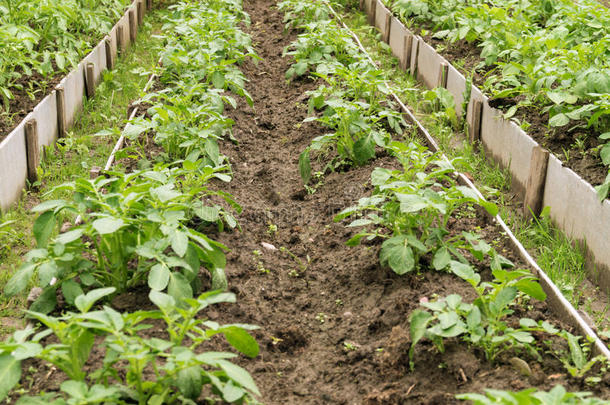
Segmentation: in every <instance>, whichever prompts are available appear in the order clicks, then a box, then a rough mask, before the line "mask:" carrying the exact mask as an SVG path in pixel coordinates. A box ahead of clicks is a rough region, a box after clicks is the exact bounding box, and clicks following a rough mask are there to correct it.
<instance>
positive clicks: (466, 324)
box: [409, 261, 558, 368]
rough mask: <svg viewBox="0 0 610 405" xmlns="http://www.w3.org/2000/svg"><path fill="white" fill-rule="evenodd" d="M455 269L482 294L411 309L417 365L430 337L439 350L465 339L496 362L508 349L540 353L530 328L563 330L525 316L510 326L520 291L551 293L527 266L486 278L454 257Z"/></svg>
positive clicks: (535, 294)
mask: <svg viewBox="0 0 610 405" xmlns="http://www.w3.org/2000/svg"><path fill="white" fill-rule="evenodd" d="M449 267H450V270H451V272H452V273H454V274H455V275H457V276H458V277H460V278H462V279H463V280H465V281H467V282H468V283H469V284H470V285H471V286H472V287H473V289H474V290H475V292H476V294H477V298H476V299H475V300H474V302H473V303H472V304H469V303H466V302H463V300H462V297H461V296H460V295H458V294H451V295H449V296H447V297H445V298H442V299H439V300H437V301H434V302H428V303H423V304H422V306H423V307H424V308H426V310H416V311H414V312H413V313H411V316H410V322H411V328H410V329H411V349H410V351H409V357H410V360H411V368H413V367H414V363H413V356H414V348H415V345H416V344H417V343H418V342H419V341H420V340H421V339H422V338H424V337H426V338H428V339H430V340H432V341H433V342H434V344H435V345H436V346H437V348H438V349H439V351H441V352H442V351H444V343H443V341H444V339H447V338H453V337H460V338H461V339H462V340H464V341H466V342H468V343H469V344H471V345H473V346H477V347H480V348H481V349H483V351H484V352H485V356H486V357H487V359H488V360H489V361H495V359H496V358H497V357H498V355H499V354H500V353H503V352H505V351H508V350H525V351H527V352H529V353H530V354H531V355H534V356H537V357H538V353H537V349H536V347H535V345H534V342H535V339H534V337H533V336H532V334H531V333H530V332H532V331H543V332H547V333H551V334H556V333H557V332H558V330H557V329H555V328H554V327H553V326H552V325H551V324H549V323H548V322H546V321H543V322H539V323H536V322H535V321H533V320H531V319H527V318H522V319H521V320H520V322H519V327H517V328H513V327H509V325H508V323H507V320H506V318H507V317H508V316H509V315H511V314H512V313H513V312H514V311H513V310H512V309H511V306H512V305H514V304H515V300H516V299H517V297H518V295H519V293H521V294H525V295H527V296H529V297H532V298H535V299H538V300H545V299H546V294H545V293H544V291H543V290H542V288H541V287H540V284H538V282H537V281H536V278H535V277H534V276H532V275H531V274H530V272H529V271H527V270H512V271H509V270H504V269H496V270H493V271H492V274H493V280H492V281H490V282H482V281H481V276H480V275H479V274H478V273H476V272H475V271H474V269H473V268H472V267H471V266H470V265H467V264H464V263H460V262H457V261H452V262H451V263H450V265H449Z"/></svg>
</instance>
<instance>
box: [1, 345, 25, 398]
mask: <svg viewBox="0 0 610 405" xmlns="http://www.w3.org/2000/svg"><path fill="white" fill-rule="evenodd" d="M20 379H21V361H19V360H17V359H15V358H14V357H13V356H11V355H10V354H8V353H5V354H0V400H3V399H4V398H6V396H7V395H8V393H9V391H10V390H11V389H13V387H14V386H15V385H17V383H18V382H19V380H20Z"/></svg>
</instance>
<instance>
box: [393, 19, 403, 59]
mask: <svg viewBox="0 0 610 405" xmlns="http://www.w3.org/2000/svg"><path fill="white" fill-rule="evenodd" d="M405 35H407V29H406V28H405V26H404V25H403V23H401V22H400V21H399V20H398V18H396V17H392V23H391V24H390V48H391V49H392V55H394V56H396V57H397V58H398V60H400V61H402V60H403V59H404V57H405V52H404V51H405V49H404V38H405Z"/></svg>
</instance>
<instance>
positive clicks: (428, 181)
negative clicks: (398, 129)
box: [335, 142, 510, 274]
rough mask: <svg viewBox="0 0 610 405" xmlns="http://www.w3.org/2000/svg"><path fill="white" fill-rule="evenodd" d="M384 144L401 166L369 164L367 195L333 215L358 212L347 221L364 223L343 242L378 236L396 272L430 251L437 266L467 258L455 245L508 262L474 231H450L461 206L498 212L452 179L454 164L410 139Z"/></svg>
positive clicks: (412, 267)
mask: <svg viewBox="0 0 610 405" xmlns="http://www.w3.org/2000/svg"><path fill="white" fill-rule="evenodd" d="M388 149H389V150H390V151H392V152H393V154H394V156H395V157H396V158H397V160H398V161H399V162H400V163H401V165H402V170H389V169H385V168H379V167H378V168H376V169H375V170H373V173H372V174H371V184H372V185H373V186H374V187H375V189H374V191H373V193H372V195H371V196H370V197H364V198H361V199H360V200H359V201H358V204H357V205H355V206H352V207H348V208H346V209H345V210H343V211H342V212H341V213H339V214H338V215H337V216H336V217H335V221H339V220H342V219H344V218H347V217H350V216H358V218H357V219H355V220H354V221H352V222H351V224H350V225H349V226H351V227H355V226H358V227H361V226H363V227H366V228H365V230H363V231H361V232H359V233H357V234H356V235H355V236H353V237H352V238H351V239H350V240H349V241H348V242H347V243H348V244H349V245H357V244H358V243H360V241H361V240H362V239H363V238H366V239H367V240H372V239H375V238H378V237H379V238H383V239H384V242H383V244H382V246H381V251H380V253H379V257H380V260H381V263H382V264H386V265H389V266H390V267H391V268H392V270H394V272H396V273H398V274H404V273H406V272H410V271H413V270H415V269H417V268H418V266H419V259H420V257H421V256H423V255H425V254H431V255H432V256H433V258H434V259H433V266H434V268H435V269H436V270H442V269H445V268H447V267H448V266H449V264H450V261H451V260H452V258H455V259H457V260H459V261H460V262H461V263H468V260H467V259H466V258H465V257H464V256H463V254H462V253H461V252H460V249H465V250H468V251H470V252H472V253H473V255H474V256H475V257H477V258H479V259H480V260H482V259H483V257H484V256H489V257H491V258H492V266H493V268H498V269H499V268H501V267H502V266H503V265H510V262H508V261H507V260H506V259H504V258H503V257H502V256H500V255H499V254H497V253H496V252H495V250H494V249H493V248H492V247H491V246H490V245H488V244H487V243H486V242H484V241H482V240H480V238H479V237H477V236H476V235H475V234H472V233H462V234H458V235H456V236H450V231H449V229H448V223H449V220H450V219H451V218H452V217H454V216H455V215H456V214H457V213H458V212H459V211H460V210H464V209H467V208H468V207H472V206H473V205H481V206H483V207H485V209H487V210H488V211H489V212H490V213H491V214H495V213H497V207H496V206H495V205H494V204H492V203H489V202H487V201H485V200H484V199H482V198H480V197H479V196H477V195H476V194H475V193H474V192H473V191H472V190H471V189H469V188H467V187H463V186H458V185H457V184H456V182H455V180H454V179H453V177H452V176H451V175H452V174H453V172H454V171H455V169H454V167H453V165H452V164H451V163H450V162H448V161H445V160H442V159H440V158H439V157H438V155H435V154H433V153H430V152H429V151H428V150H427V149H426V148H425V147H423V146H420V145H417V144H415V143H410V144H408V145H407V144H404V143H401V142H393V143H391V144H390V145H389V146H388ZM388 231H389V232H388Z"/></svg>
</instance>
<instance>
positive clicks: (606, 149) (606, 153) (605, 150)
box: [599, 143, 610, 166]
mask: <svg viewBox="0 0 610 405" xmlns="http://www.w3.org/2000/svg"><path fill="white" fill-rule="evenodd" d="M599 157H600V158H602V162H603V163H604V165H605V166H610V143H607V144H605V145H604V146H603V147H602V149H601V150H600V151H599Z"/></svg>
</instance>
